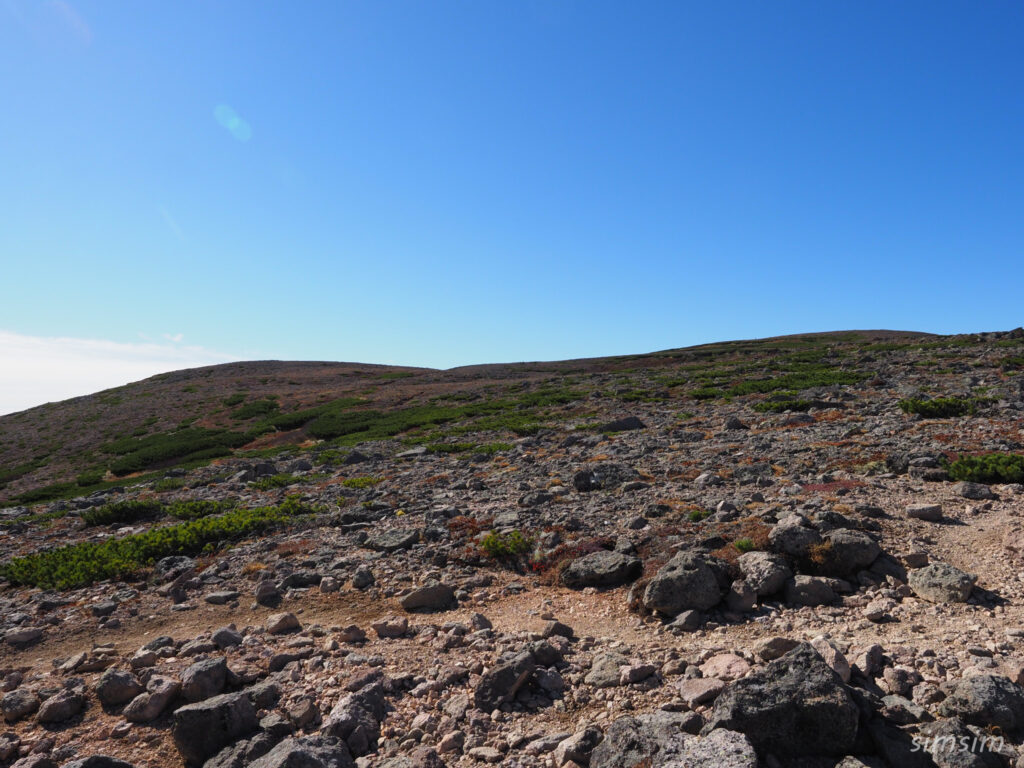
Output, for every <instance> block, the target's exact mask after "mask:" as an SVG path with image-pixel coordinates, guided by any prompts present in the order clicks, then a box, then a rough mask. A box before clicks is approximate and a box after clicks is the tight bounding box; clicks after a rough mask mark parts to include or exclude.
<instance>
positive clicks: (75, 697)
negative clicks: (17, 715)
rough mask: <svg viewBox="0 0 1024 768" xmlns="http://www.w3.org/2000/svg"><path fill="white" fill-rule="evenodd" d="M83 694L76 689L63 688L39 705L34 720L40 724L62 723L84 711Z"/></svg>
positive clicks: (84, 701)
mask: <svg viewBox="0 0 1024 768" xmlns="http://www.w3.org/2000/svg"><path fill="white" fill-rule="evenodd" d="M85 704H86V700H85V692H84V691H82V690H81V689H78V688H65V689H64V690H63V691H61V692H60V693H57V694H54V695H53V696H51V697H50V698H48V699H47V700H46V701H44V702H43V703H42V704H40V705H39V711H38V712H37V713H36V720H38V721H39V722H40V723H63V722H64V721H65V720H70V719H71V718H72V717H74V716H75V715H77V714H78V713H79V712H81V711H82V710H83V709H85Z"/></svg>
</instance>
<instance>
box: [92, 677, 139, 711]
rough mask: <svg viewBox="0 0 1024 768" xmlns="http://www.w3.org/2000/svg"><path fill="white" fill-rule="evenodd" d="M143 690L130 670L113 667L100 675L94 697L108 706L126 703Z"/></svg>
mask: <svg viewBox="0 0 1024 768" xmlns="http://www.w3.org/2000/svg"><path fill="white" fill-rule="evenodd" d="M145 690H146V689H145V688H144V687H143V685H142V683H140V682H139V681H138V680H137V679H136V678H135V675H133V674H132V673H131V672H127V671H125V670H123V669H114V668H110V669H108V670H107V671H106V672H104V673H103V674H102V675H100V679H99V681H98V682H97V683H96V687H95V691H96V698H98V699H99V700H100V704H103V705H104V706H109V707H119V706H121V705H122V704H127V703H128V702H129V701H131V700H132V699H134V698H135V697H136V696H138V695H139V694H140V693H142V692H143V691H145Z"/></svg>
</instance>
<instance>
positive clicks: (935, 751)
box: [918, 717, 1005, 768]
mask: <svg viewBox="0 0 1024 768" xmlns="http://www.w3.org/2000/svg"><path fill="white" fill-rule="evenodd" d="M920 736H921V737H923V738H920V737H919V738H918V743H919V744H921V745H922V746H923V747H924V751H926V752H927V753H928V755H929V756H930V757H931V758H932V760H933V761H934V763H935V765H937V766H938V768H1003V766H1004V765H1005V763H1004V762H1003V760H1002V759H1001V758H1000V757H999V755H998V754H997V751H1002V750H999V747H1000V746H1001V745H1002V744H1003V737H1002V736H996V735H995V734H993V733H991V732H988V731H983V732H981V733H980V734H978V733H974V732H972V731H971V729H970V728H968V727H967V726H966V725H964V722H963V720H961V719H960V718H958V717H951V718H949V719H948V720H936V721H935V722H932V723H925V724H924V725H922V726H920ZM965 744H966V745H967V746H968V748H967V749H964V748H963V746H962V745H965Z"/></svg>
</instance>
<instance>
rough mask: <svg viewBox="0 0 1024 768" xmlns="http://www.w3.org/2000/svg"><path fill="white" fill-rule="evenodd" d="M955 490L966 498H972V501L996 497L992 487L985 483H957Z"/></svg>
mask: <svg viewBox="0 0 1024 768" xmlns="http://www.w3.org/2000/svg"><path fill="white" fill-rule="evenodd" d="M953 492H954V493H955V494H957V495H958V496H963V497H964V498H965V499H971V500H972V501H986V500H988V499H994V498H996V495H995V493H993V491H992V489H991V488H989V487H988V486H987V485H985V484H983V483H968V482H963V483H957V484H956V485H954V486H953Z"/></svg>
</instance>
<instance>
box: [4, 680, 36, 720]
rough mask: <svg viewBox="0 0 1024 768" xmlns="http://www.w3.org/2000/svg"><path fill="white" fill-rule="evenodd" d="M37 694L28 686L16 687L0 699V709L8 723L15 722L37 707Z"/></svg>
mask: <svg viewBox="0 0 1024 768" xmlns="http://www.w3.org/2000/svg"><path fill="white" fill-rule="evenodd" d="M39 703H40V702H39V696H38V695H37V694H36V692H35V691H33V690H31V689H30V688H16V689H14V690H13V691H10V692H9V693H5V694H4V696H3V698H2V699H0V711H2V712H3V715H4V719H5V720H6V721H7V722H8V723H16V722H17V721H18V720H21V719H22V718H23V717H28V716H29V715H31V714H32V713H33V712H35V711H36V710H37V709H39Z"/></svg>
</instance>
